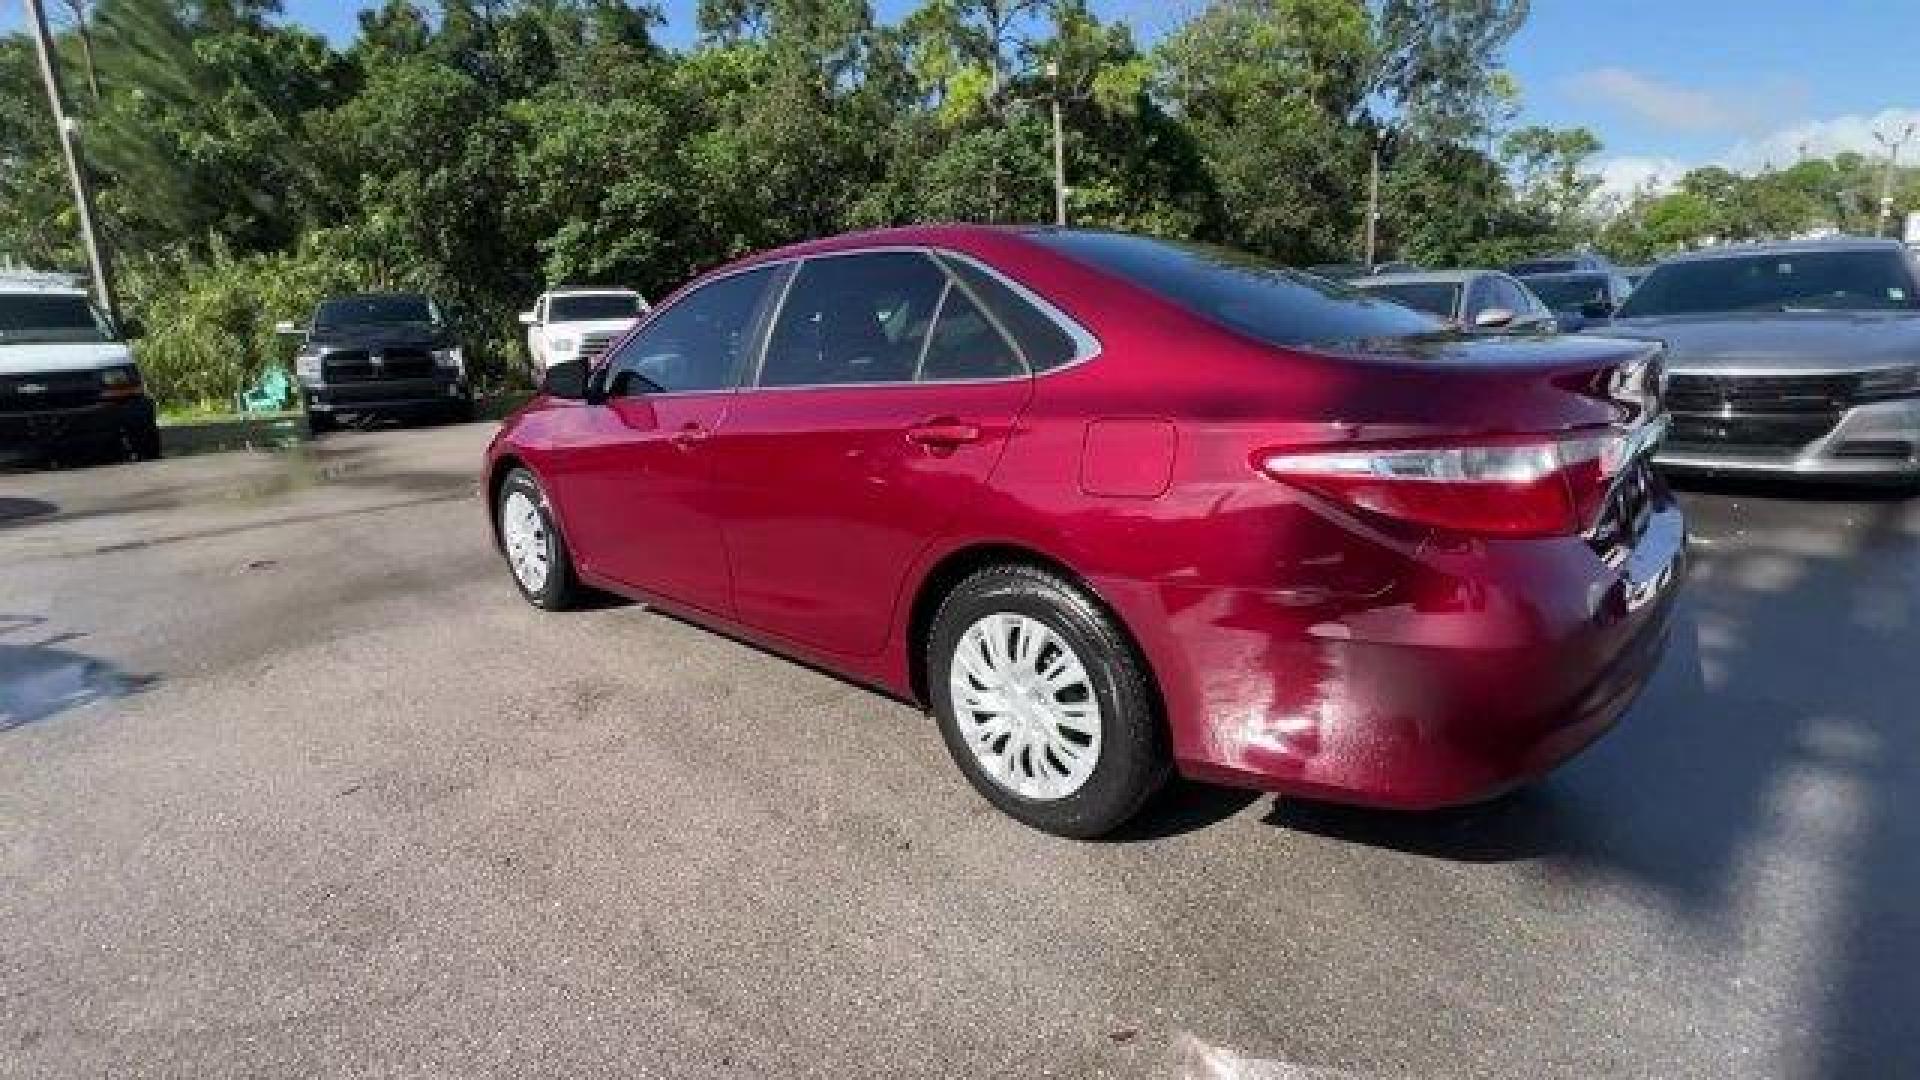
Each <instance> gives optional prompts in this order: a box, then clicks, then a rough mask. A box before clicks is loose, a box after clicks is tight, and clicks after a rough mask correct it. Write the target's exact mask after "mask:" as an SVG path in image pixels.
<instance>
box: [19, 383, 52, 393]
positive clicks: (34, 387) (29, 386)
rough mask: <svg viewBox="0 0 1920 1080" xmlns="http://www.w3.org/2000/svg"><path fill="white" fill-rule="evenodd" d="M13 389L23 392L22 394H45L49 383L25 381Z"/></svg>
mask: <svg viewBox="0 0 1920 1080" xmlns="http://www.w3.org/2000/svg"><path fill="white" fill-rule="evenodd" d="M13 389H14V391H15V392H16V393H21V394H44V393H46V392H47V384H46V383H37V382H23V383H21V384H19V385H18V386H15V387H14V388H13Z"/></svg>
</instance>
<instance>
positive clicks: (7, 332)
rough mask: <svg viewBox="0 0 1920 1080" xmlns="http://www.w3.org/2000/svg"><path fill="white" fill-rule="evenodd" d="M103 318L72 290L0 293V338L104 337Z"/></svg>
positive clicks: (106, 338) (87, 339) (13, 340)
mask: <svg viewBox="0 0 1920 1080" xmlns="http://www.w3.org/2000/svg"><path fill="white" fill-rule="evenodd" d="M110 337H111V334H110V332H109V328H108V326H107V320H106V319H104V318H102V317H101V316H100V313H99V312H98V311H95V310H94V307H93V305H92V304H90V303H88V302H87V298H86V297H84V296H80V295H78V294H75V293H5V294H0V341H5V342H22V341H47V342H53V341H106V340H109V338H110Z"/></svg>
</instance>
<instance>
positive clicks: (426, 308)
mask: <svg viewBox="0 0 1920 1080" xmlns="http://www.w3.org/2000/svg"><path fill="white" fill-rule="evenodd" d="M436 314H437V313H436V312H435V311H434V309H433V303H432V302H431V301H429V300H428V299H427V298H426V297H424V296H408V295H403V294H396V295H392V296H347V297H342V298H340V299H338V300H328V301H327V302H326V303H323V304H321V305H320V310H319V312H318V313H317V314H315V315H314V317H313V325H314V326H315V327H318V328H321V329H325V328H328V327H335V326H399V325H406V324H409V323H423V324H424V323H432V322H437V321H438V319H437V318H436Z"/></svg>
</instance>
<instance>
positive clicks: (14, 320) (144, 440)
mask: <svg viewBox="0 0 1920 1080" xmlns="http://www.w3.org/2000/svg"><path fill="white" fill-rule="evenodd" d="M68 451H92V452H94V453H100V452H103V451H108V452H120V453H124V454H125V455H127V456H129V457H132V458H135V459H140V460H146V459H151V458H157V457H159V456H160V428H159V426H158V425H157V423H156V422H155V416H154V408H153V399H152V398H150V397H148V396H147V392H146V386H145V383H144V381H143V380H142V379H141V377H140V367H139V365H138V364H136V363H134V359H133V351H132V350H131V349H130V348H128V346H127V343H126V342H125V341H124V340H122V335H121V332H120V330H119V328H118V327H115V326H114V325H113V324H112V323H111V322H110V321H108V319H107V317H106V316H105V315H103V314H101V313H100V310H99V309H98V308H96V307H94V306H93V304H92V303H91V302H90V301H89V300H88V299H87V294H86V292H85V290H83V289H81V288H80V287H79V286H78V285H75V284H74V283H73V281H72V280H71V279H68V278H64V277H59V276H54V275H40V274H18V273H15V274H7V275H0V457H5V458H22V457H39V456H45V455H49V454H52V455H58V454H61V453H65V452H68Z"/></svg>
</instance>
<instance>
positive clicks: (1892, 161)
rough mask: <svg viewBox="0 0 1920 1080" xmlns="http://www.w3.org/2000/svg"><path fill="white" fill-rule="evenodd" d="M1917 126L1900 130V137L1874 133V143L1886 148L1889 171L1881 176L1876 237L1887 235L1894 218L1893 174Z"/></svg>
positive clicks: (1910, 124) (1910, 125)
mask: <svg viewBox="0 0 1920 1080" xmlns="http://www.w3.org/2000/svg"><path fill="white" fill-rule="evenodd" d="M1914 127H1915V125H1914V124H1912V123H1909V124H1908V125H1907V126H1906V127H1904V128H1901V129H1900V137H1899V138H1897V139H1889V138H1887V134H1886V132H1884V131H1876V132H1874V133H1873V141H1874V142H1877V143H1879V144H1880V145H1881V146H1883V147H1886V150H1887V171H1886V172H1884V173H1882V174H1880V227H1879V228H1877V229H1875V230H1874V235H1875V236H1885V235H1887V224H1888V222H1890V221H1891V220H1892V218H1893V174H1894V171H1895V170H1896V169H1898V168H1899V167H1900V150H1901V148H1902V147H1904V146H1906V145H1907V142H1908V141H1909V140H1911V139H1912V138H1913V132H1914Z"/></svg>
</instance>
